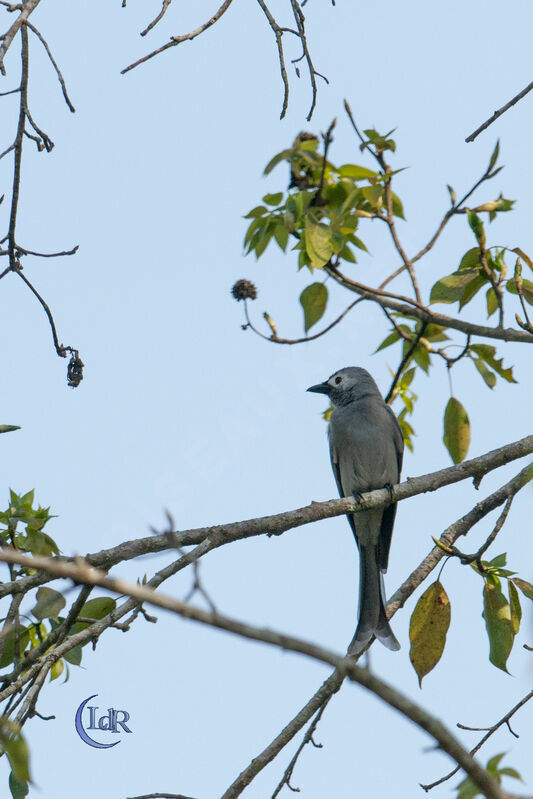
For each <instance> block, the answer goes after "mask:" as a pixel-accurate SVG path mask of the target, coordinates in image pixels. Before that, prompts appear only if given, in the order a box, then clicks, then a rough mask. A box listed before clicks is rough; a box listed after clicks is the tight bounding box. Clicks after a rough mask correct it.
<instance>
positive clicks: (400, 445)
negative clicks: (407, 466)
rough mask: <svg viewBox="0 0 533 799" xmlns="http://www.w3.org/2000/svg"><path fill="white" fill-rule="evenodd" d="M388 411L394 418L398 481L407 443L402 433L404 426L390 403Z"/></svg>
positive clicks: (393, 433)
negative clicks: (402, 426) (401, 425)
mask: <svg viewBox="0 0 533 799" xmlns="http://www.w3.org/2000/svg"><path fill="white" fill-rule="evenodd" d="M387 412H388V414H389V416H390V418H391V420H392V435H393V437H394V446H395V448H396V460H397V462H398V478H397V480H396V482H397V481H398V480H399V479H400V473H401V471H402V463H403V449H404V446H405V444H404V440H403V433H402V428H401V427H400V423H399V422H398V419H397V418H396V414H395V413H394V411H393V410H392V408H391V407H390V406H389V405H387Z"/></svg>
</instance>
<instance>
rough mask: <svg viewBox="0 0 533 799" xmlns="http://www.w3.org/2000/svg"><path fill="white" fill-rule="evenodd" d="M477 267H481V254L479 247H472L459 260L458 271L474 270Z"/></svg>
mask: <svg viewBox="0 0 533 799" xmlns="http://www.w3.org/2000/svg"><path fill="white" fill-rule="evenodd" d="M479 266H481V254H480V251H479V247H472V249H471V250H467V251H466V252H465V254H464V255H463V257H462V258H461V263H460V264H459V271H462V270H463V269H475V268H476V267H479Z"/></svg>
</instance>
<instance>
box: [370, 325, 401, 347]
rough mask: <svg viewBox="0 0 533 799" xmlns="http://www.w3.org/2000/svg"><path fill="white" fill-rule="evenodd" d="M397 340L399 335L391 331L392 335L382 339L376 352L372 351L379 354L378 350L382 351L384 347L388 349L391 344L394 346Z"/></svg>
mask: <svg viewBox="0 0 533 799" xmlns="http://www.w3.org/2000/svg"><path fill="white" fill-rule="evenodd" d="M399 338H400V334H399V333H397V332H396V330H393V331H392V333H389V335H388V336H387V337H386V338H384V339H383V341H382V342H381V344H380V345H379V347H378V348H377V350H374V352H379V351H380V350H384V349H385V348H386V347H390V346H391V345H392V344H396V342H397V341H398V339H399Z"/></svg>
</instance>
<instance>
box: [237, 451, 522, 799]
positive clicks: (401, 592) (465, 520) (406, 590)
mask: <svg viewBox="0 0 533 799" xmlns="http://www.w3.org/2000/svg"><path fill="white" fill-rule="evenodd" d="M528 474H529V477H530V479H531V467H526V469H525V470H524V469H523V470H522V471H520V472H519V473H518V474H517V475H516V476H515V477H513V478H512V480H510V481H509V482H508V483H506V484H505V485H503V486H501V488H499V489H498V490H497V491H495V492H494V493H493V494H491V495H490V496H488V497H487V498H486V499H484V500H482V501H481V502H478V503H477V504H476V505H475V507H474V508H472V510H471V511H469V512H468V513H467V514H466V515H465V516H463V517H462V518H461V519H458V521H456V522H454V523H453V524H451V525H450V526H449V527H448V528H447V529H446V530H445V531H444V532H443V534H442V536H441V538H440V541H441V542H442V543H444V544H445V545H446V546H451V545H452V544H453V543H454V542H455V541H456V540H457V539H458V538H459V537H460V536H462V535H466V534H467V532H468V531H469V530H470V529H471V528H472V527H473V526H474V525H475V524H477V522H479V521H480V520H481V519H483V518H484V517H485V516H486V515H487V514H489V513H490V512H491V511H493V510H494V509H495V508H497V507H499V506H500V505H502V504H503V503H504V502H505V501H506V500H507V499H508V498H509V497H512V496H514V494H516V493H517V492H518V491H519V490H520V489H521V488H522V487H523V485H524V480H525V479H526V478H527V477H528ZM444 557H446V556H445V554H444V552H443V550H442V549H441V548H440V547H438V546H434V547H433V549H432V550H431V552H429V554H428V555H427V556H426V557H425V558H424V560H423V561H422V562H421V563H420V564H419V565H418V566H417V567H416V569H414V570H413V572H412V573H411V574H410V575H409V577H408V578H407V579H406V580H405V581H404V582H403V583H402V585H401V586H400V587H399V588H398V589H397V591H395V593H394V594H393V595H392V597H391V598H390V600H389V602H388V603H387V616H388V617H389V618H391V617H392V616H394V614H395V613H396V612H397V611H398V610H399V609H400V608H401V607H403V605H404V604H405V603H406V601H407V599H408V598H409V597H410V596H411V595H412V594H413V593H414V591H416V589H417V588H418V587H419V585H421V583H422V582H423V581H424V580H425V579H426V577H427V576H428V575H429V574H430V573H431V572H432V571H433V569H434V568H435V567H436V566H437V565H438V563H439V562H440V561H441V560H442V558H444ZM343 681H344V676H343V675H342V674H341V673H340V672H339V671H334V672H333V674H332V675H331V676H330V677H328V679H327V680H326V681H325V682H324V683H323V684H322V685H321V686H320V688H319V689H318V691H317V692H316V693H315V694H314V695H313V696H312V697H311V699H309V701H308V702H306V704H305V705H304V706H303V707H302V709H301V710H300V711H299V712H298V713H297V714H296V716H294V718H292V719H291V721H290V722H289V723H288V724H287V725H286V726H285V727H284V729H283V730H282V731H281V733H280V734H279V735H277V736H276V738H274V740H273V741H271V742H270V744H268V746H267V747H266V748H265V749H264V750H263V751H262V752H261V753H260V754H259V755H257V757H254V759H253V760H252V762H251V763H250V764H249V765H248V766H247V767H246V768H245V769H244V770H243V771H242V772H241V773H240V774H239V776H238V777H237V779H236V780H235V781H234V782H233V783H232V785H231V786H230V787H229V788H228V790H227V791H226V793H225V794H224V796H223V799H230V797H231V799H234V797H237V796H239V795H240V794H241V793H242V791H243V790H244V789H245V788H246V786H247V785H249V784H250V783H251V782H252V780H253V779H254V778H255V777H256V775H257V774H258V773H259V772H260V771H261V770H262V769H263V768H265V766H267V765H268V764H269V763H270V762H271V761H272V760H274V758H275V757H276V756H277V755H278V754H279V752H281V750H282V749H283V748H284V747H285V746H286V745H287V744H288V743H289V742H290V741H291V740H292V739H293V738H294V736H295V735H297V734H298V732H299V731H300V730H301V729H302V727H303V726H304V725H305V724H307V723H308V722H309V721H310V720H311V718H312V717H313V716H314V714H315V713H317V711H318V710H320V708H321V707H323V706H324V705H325V704H327V703H328V702H329V700H330V699H331V697H332V695H333V694H334V693H336V692H337V691H338V690H339V689H340V687H341V685H342V683H343Z"/></svg>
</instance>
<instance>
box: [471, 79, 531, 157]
mask: <svg viewBox="0 0 533 799" xmlns="http://www.w3.org/2000/svg"><path fill="white" fill-rule="evenodd" d="M531 89H533V81H532V82H531V83H530V84H528V85H527V86H526V88H525V89H522V91H521V92H518V94H515V96H514V97H513V99H512V100H509V102H508V103H505V105H502V107H501V108H498V110H497V111H495V112H494V113H493V115H492V116H491V117H489V119H487V120H486V121H485V122H483V124H482V125H480V126H479V128H476V130H475V131H474V132H473V133H471V134H470V136H467V137H466V139H465V142H467V143H468V142H472V141H474V139H476V138H477V137H478V136H479V134H480V133H482V131H484V130H486V129H487V128H488V127H489V126H490V125H492V123H493V122H496V120H497V119H498V118H499V117H501V115H502V114H505V112H506V111H508V110H509V109H510V108H511V107H512V106H513V105H515V104H516V103H517V102H518V101H519V100H521V99H522V97H525V96H526V94H529V92H530V91H531Z"/></svg>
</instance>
